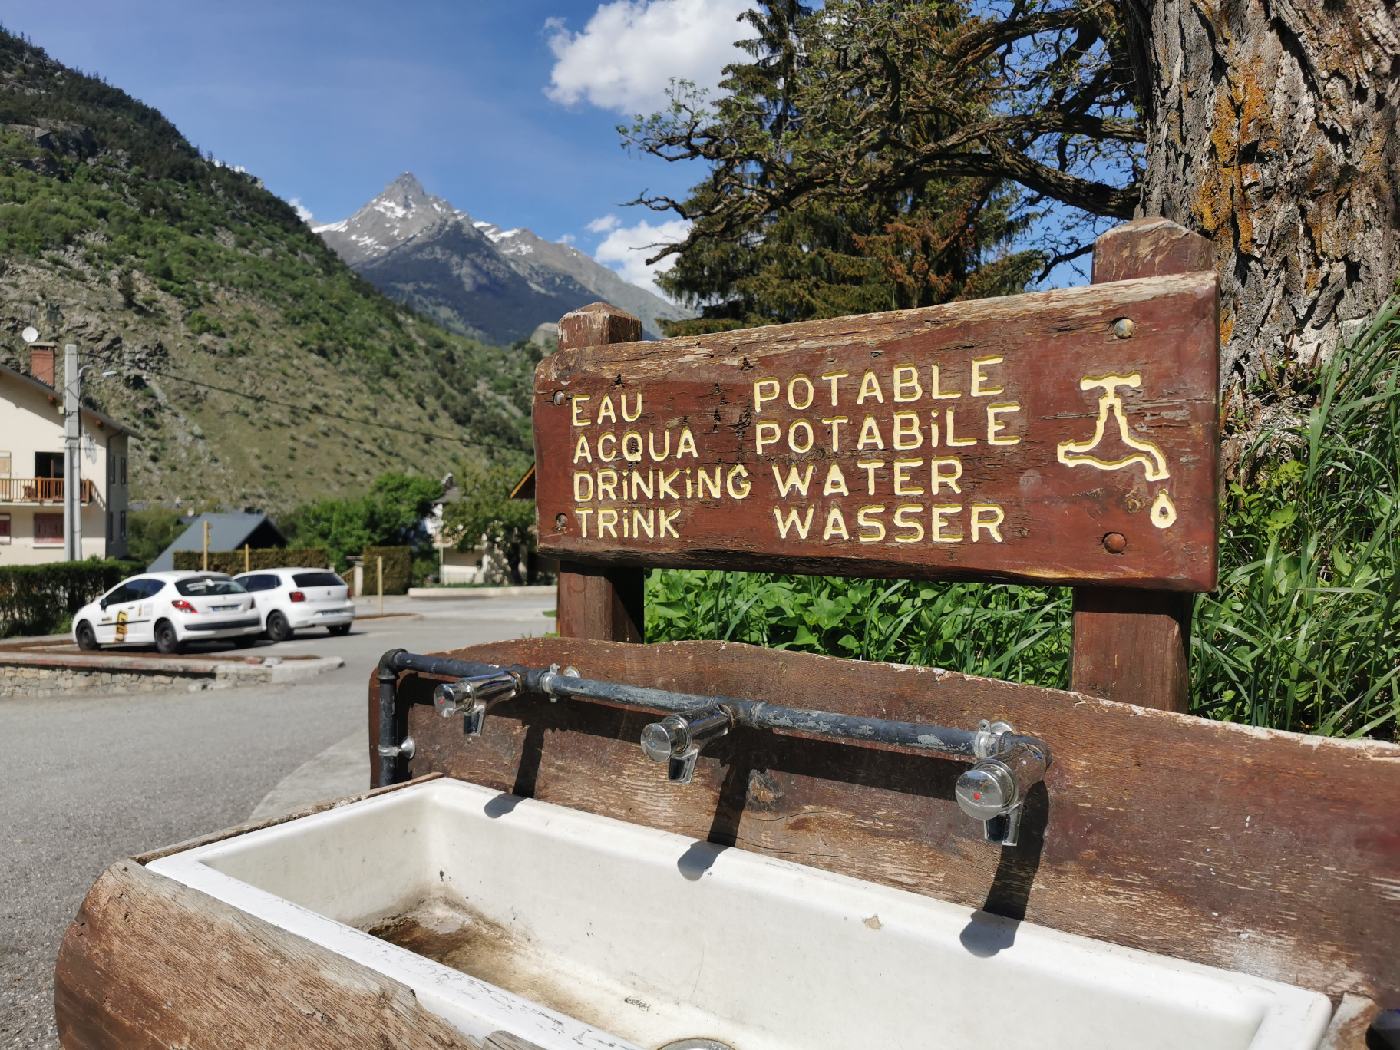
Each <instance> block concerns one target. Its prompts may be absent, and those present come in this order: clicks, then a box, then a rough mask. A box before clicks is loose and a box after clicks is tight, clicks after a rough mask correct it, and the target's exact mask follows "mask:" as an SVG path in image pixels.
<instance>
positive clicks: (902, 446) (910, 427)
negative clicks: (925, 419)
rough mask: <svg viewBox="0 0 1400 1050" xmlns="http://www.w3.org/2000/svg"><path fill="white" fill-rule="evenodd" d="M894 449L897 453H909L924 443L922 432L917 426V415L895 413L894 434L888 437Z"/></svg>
mask: <svg viewBox="0 0 1400 1050" xmlns="http://www.w3.org/2000/svg"><path fill="white" fill-rule="evenodd" d="M890 437H891V440H892V441H893V442H894V447H895V449H896V450H897V451H899V452H909V451H912V450H913V449H916V448H918V447H919V446H920V445H922V444H923V443H924V432H923V429H922V428H921V427H920V426H919V413H917V412H896V413H895V414H894V433H893V434H892V435H890Z"/></svg>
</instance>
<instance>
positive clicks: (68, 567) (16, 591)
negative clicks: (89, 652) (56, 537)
mask: <svg viewBox="0 0 1400 1050" xmlns="http://www.w3.org/2000/svg"><path fill="white" fill-rule="evenodd" d="M140 571H141V566H140V565H138V564H136V563H134V562H129V561H97V560H96V559H93V560H90V561H61V562H49V563H48V564H45V565H5V566H0V637H9V636H11V635H16V634H51V633H53V632H55V631H58V630H60V629H61V628H62V625H63V624H64V622H65V621H67V620H69V619H70V618H71V617H72V615H73V614H74V613H75V612H77V611H78V610H79V609H81V608H82V607H83V606H84V605H86V604H87V603H88V602H90V601H92V600H93V599H94V598H96V597H97V596H98V595H99V594H101V593H103V592H104V591H107V590H110V589H111V588H113V587H115V586H116V585H117V584H118V583H120V582H121V581H122V580H123V579H125V578H126V577H128V576H130V575H132V574H133V573H136V572H140Z"/></svg>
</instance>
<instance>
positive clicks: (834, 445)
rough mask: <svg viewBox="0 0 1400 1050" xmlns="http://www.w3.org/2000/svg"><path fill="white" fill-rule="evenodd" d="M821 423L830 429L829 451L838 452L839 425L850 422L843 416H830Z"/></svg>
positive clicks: (839, 442) (839, 446) (839, 445)
mask: <svg viewBox="0 0 1400 1050" xmlns="http://www.w3.org/2000/svg"><path fill="white" fill-rule="evenodd" d="M841 374H842V375H845V374H846V373H844V372H842V373H841ZM822 422H823V423H825V424H826V425H827V426H828V427H830V428H831V451H832V452H840V451H841V425H842V424H843V423H849V422H850V420H849V419H847V418H846V417H845V416H832V417H831V418H830V419H823V420H822Z"/></svg>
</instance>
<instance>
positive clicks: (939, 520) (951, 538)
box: [929, 503, 963, 543]
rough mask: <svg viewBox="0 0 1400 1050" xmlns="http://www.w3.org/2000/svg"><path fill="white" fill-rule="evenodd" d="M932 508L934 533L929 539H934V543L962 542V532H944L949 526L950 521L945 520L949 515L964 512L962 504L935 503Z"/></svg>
mask: <svg viewBox="0 0 1400 1050" xmlns="http://www.w3.org/2000/svg"><path fill="white" fill-rule="evenodd" d="M932 510H933V535H932V536H930V537H929V539H931V540H933V542H934V543H961V542H962V539H963V538H962V533H961V532H944V531H943V530H944V529H946V528H947V527H948V522H947V521H946V520H945V519H946V518H947V517H948V515H950V514H960V513H962V504H960V503H943V504H935V505H934V507H933V508H932Z"/></svg>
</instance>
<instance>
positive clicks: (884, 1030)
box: [150, 779, 1330, 1050]
mask: <svg viewBox="0 0 1400 1050" xmlns="http://www.w3.org/2000/svg"><path fill="white" fill-rule="evenodd" d="M677 790H685V789H684V788H677ZM987 848H988V849H993V848H995V847H992V846H988V847H987ZM150 868H151V870H152V871H156V872H159V873H160V874H163V875H165V876H168V877H169V878H172V879H175V880H177V881H179V882H182V883H186V884H188V885H189V886H192V887H194V888H196V889H199V890H202V891H204V892H205V893H208V894H210V895H212V896H214V897H217V898H219V899H220V900H222V901H225V902H227V903H229V904H231V905H234V906H235V907H238V908H241V909H243V910H244V911H246V912H249V913H251V914H253V915H256V916H258V917H259V918H262V919H264V920H266V921H268V922H270V923H273V924H274V925H276V926H280V927H283V928H285V929H287V930H289V931H291V932H292V933H295V934H297V935H299V936H302V937H305V938H307V939H309V940H311V941H314V942H316V943H318V944H321V945H323V946H325V947H327V948H329V949H331V950H333V951H335V952H339V953H341V954H343V955H344V956H347V957H349V958H350V959H352V960H354V961H357V962H359V963H361V964H363V965H364V966H367V967H369V968H370V969H373V970H376V971H379V972H380V973H383V974H385V975H387V976H390V977H392V978H394V979H396V980H398V981H401V982H403V983H404V984H406V985H408V986H410V987H411V988H413V989H414V991H415V992H416V993H417V995H418V997H419V1001H420V1002H421V1003H422V1004H423V1005H424V1006H425V1007H426V1008H427V1009H429V1010H432V1011H434V1012H436V1013H438V1014H439V1015H441V1016H442V1017H444V1018H445V1019H447V1020H448V1021H449V1022H451V1023H452V1024H454V1025H456V1026H457V1027H458V1028H460V1029H461V1030H463V1031H465V1032H466V1033H467V1034H469V1035H473V1036H476V1037H478V1038H480V1037H483V1036H485V1035H488V1034H490V1033H492V1032H497V1031H507V1032H511V1033H514V1034H516V1035H518V1036H520V1037H522V1038H524V1039H526V1040H529V1041H531V1042H533V1043H536V1044H538V1045H539V1046H541V1047H544V1048H547V1050H553V1048H564V1047H568V1048H570V1050H577V1048H579V1047H586V1048H600V1047H615V1048H616V1047H626V1048H638V1047H640V1048H644V1050H655V1048H658V1047H663V1046H666V1045H668V1044H670V1043H673V1042H677V1041H680V1040H684V1039H688V1038H691V1039H694V1038H703V1039H711V1040H718V1041H719V1042H720V1043H721V1044H726V1045H728V1046H731V1047H734V1048H735V1050H821V1048H833V1050H836V1048H840V1050H856V1048H871V1050H876V1048H878V1050H897V1048H909V1050H914V1048H918V1050H944V1048H946V1050H966V1048H968V1047H972V1046H986V1047H995V1048H997V1050H1016V1048H1031V1047H1034V1048H1036V1050H1057V1048H1065V1050H1070V1048H1073V1050H1095V1048H1104V1050H1107V1048H1114V1050H1120V1048H1123V1047H1133V1048H1135V1050H1158V1048H1160V1050H1168V1048H1170V1050H1181V1048H1183V1047H1187V1048H1190V1050H1246V1048H1249V1050H1265V1048H1267V1050H1303V1048H1308V1050H1313V1048H1315V1047H1316V1046H1317V1045H1318V1043H1319V1041H1320V1039H1321V1037H1322V1035H1323V1032H1324V1029H1325V1027H1326V1024H1327V1021H1328V1017H1329V1014H1330V1006H1329V1003H1328V1001H1327V999H1326V998H1325V997H1324V996H1322V995H1319V994H1317V993H1314V992H1309V991H1304V990H1301V989H1298V988H1293V987H1290V986H1288V985H1283V984H1278V983H1275V982H1271V981H1265V980H1260V979H1258V978H1254V977H1249V976H1245V975H1243V974H1238V973H1230V972H1227V971H1224V970H1216V969H1211V968H1209V967H1204V966H1197V965H1193V964H1190V963H1184V962H1179V961H1177V960H1174V959H1169V958H1165V957H1161V956H1155V955H1150V954H1147V953H1145V952H1139V951H1134V950H1131V949H1127V948H1120V947H1116V946H1113V945H1108V944H1103V943H1100V942H1097V941H1092V940H1088V939H1085V938H1081V937H1073V936H1070V935H1067V934H1063V933H1059V932H1057V931H1054V930H1050V929H1045V928H1043V927H1037V926H1034V925H1032V924H1030V923H1020V924H1017V923H1013V922H1010V921H1008V920H1004V919H1000V918H996V917H993V916H989V915H986V914H984V913H981V912H975V911H972V910H970V909H968V908H965V907H959V906H957V905H953V904H948V903H945V902H943V901H937V900H932V899H930V898H927V897H921V896H918V895H915V894H911V893H905V892H902V891H898V890H893V889H889V888H886V887H883V886H877V885H874V884H871V883H866V882H861V881H858V880H855V879H850V878H845V877H843V876H839V875H832V874H829V873H827V872H823V871H818V870H815V869H812V868H807V867H803V866H801V865H798V864H791V863H788V862H785V861H780V860H774V859H771V858H768V857H764V856H761V855H757V854H753V853H746V852H744V851H742V850H738V849H723V848H720V847H715V846H711V845H708V844H705V843H697V842H695V841H693V840H690V839H686V838H682V837H680V836H678V835H672V834H669V833H666V832H661V831H655V830H651V829H648V828H642V827H637V826H635V825H632V824H626V823H623V822H621V821H616V820H611V819H607V818H604V817H595V816H590V815H587V814H584V813H580V812H577V811H575V810H570V809H565V808H562V807H559V806H553V805H549V804H547V803H542V802H535V801H530V800H522V799H518V798H515V797H514V796H510V795H503V794H499V793H497V792H494V791H490V790H487V789H485V788H481V787H477V786H475V785H472V784H466V783H462V782H460V781H455V780H448V779H440V780H434V781H429V782H427V783H424V784H420V785H415V786H413V787H410V788H405V789H403V790H400V791H395V792H390V793H387V794H385V795H381V796H378V797H376V798H372V799H368V800H365V801H362V802H356V803H352V804H349V805H346V806H343V807H341V808H339V809H334V810H330V811H327V812H324V813H318V814H315V815H313V816H308V817H303V818H300V819H298V820H294V821H290V822H288V823H285V824H280V825H277V826H275V827H270V828H265V829H263V830H260V831H253V832H249V833H247V834H244V835H239V836H236V837H234V838H230V839H226V840H224V841H221V842H217V843H214V844H212V845H208V846H203V847H199V848H196V849H191V850H188V851H186V852H184V853H177V854H173V855H171V856H169V857H166V858H163V859H161V860H158V861H155V862H153V863H152V864H151V865H150ZM370 930H374V931H377V932H378V933H379V934H381V936H374V935H372V934H371V933H369V932H365V931H370ZM385 938H388V939H385ZM390 940H393V941H397V942H400V943H402V944H404V945H408V946H409V947H412V948H414V949H416V950H408V949H407V948H405V947H399V946H398V945H397V944H394V943H390ZM429 956H432V957H431V958H430V957H429ZM437 960H441V961H437ZM701 1045H704V1044H701Z"/></svg>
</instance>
